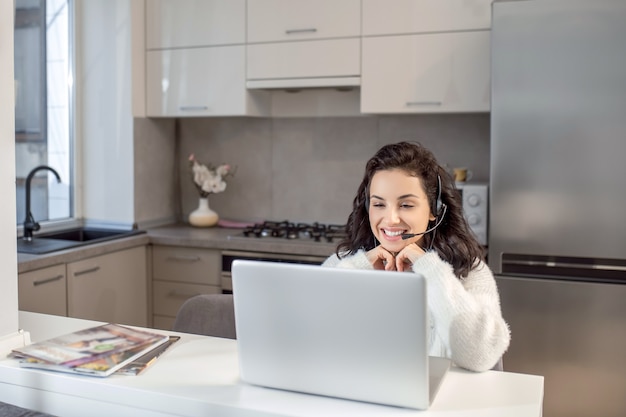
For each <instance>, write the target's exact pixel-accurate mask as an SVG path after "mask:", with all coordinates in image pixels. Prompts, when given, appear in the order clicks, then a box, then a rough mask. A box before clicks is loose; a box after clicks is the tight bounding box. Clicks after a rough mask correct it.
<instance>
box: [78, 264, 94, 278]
mask: <svg viewBox="0 0 626 417" xmlns="http://www.w3.org/2000/svg"><path fill="white" fill-rule="evenodd" d="M98 270H100V267H99V266H94V267H93V268H88V269H83V270H82V271H76V272H74V276H75V277H77V276H79V275H85V274H91V273H92V272H96V271H98Z"/></svg>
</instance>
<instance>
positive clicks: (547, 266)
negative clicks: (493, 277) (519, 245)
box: [502, 253, 626, 284]
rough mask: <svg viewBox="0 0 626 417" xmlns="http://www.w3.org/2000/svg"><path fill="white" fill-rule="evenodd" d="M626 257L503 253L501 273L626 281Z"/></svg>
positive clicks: (599, 280) (614, 281)
mask: <svg viewBox="0 0 626 417" xmlns="http://www.w3.org/2000/svg"><path fill="white" fill-rule="evenodd" d="M624 272H626V260H624V259H604V258H577V257H565V256H545V255H527V254H515V253H503V254H502V275H523V276H526V277H534V278H543V279H560V280H573V281H585V282H601V283H613V284H615V283H617V284H626V274H624Z"/></svg>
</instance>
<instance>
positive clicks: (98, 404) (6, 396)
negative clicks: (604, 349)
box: [0, 312, 543, 417]
mask: <svg viewBox="0 0 626 417" xmlns="http://www.w3.org/2000/svg"><path fill="white" fill-rule="evenodd" d="M96 324H99V323H98V322H93V321H87V320H78V319H70V318H66V317H57V316H49V315H44V314H37V313H27V312H20V326H21V327H22V328H23V329H25V330H27V331H29V332H30V333H31V338H32V340H33V341H39V340H45V339H48V338H51V337H54V336H58V335H61V334H65V333H69V332H72V331H75V330H80V329H84V328H87V327H91V326H93V325H96ZM170 333H171V332H170ZM181 335H182V338H181V340H180V341H178V342H177V343H176V344H175V345H173V347H172V348H170V349H169V350H168V351H167V352H166V354H165V355H163V356H162V357H161V358H159V360H158V361H157V362H156V363H155V364H154V365H153V366H152V367H150V368H149V369H148V370H146V371H145V372H144V373H143V374H141V375H139V376H117V375H114V376H111V377H108V378H94V377H88V376H78V375H69V374H62V373H55V372H47V371H41V370H34V369H27V368H20V367H19V365H18V364H17V361H16V360H13V359H2V360H0V401H3V402H6V403H10V404H14V405H18V406H21V407H25V408H29V409H33V410H37V411H43V412H47V413H50V414H54V415H59V416H63V417H65V416H68V417H73V416H76V417H83V416H86V415H89V416H95V417H97V416H107V417H108V416H111V415H118V416H127V415H132V416H172V415H181V416H209V415H215V416H220V417H221V416H225V417H228V416H277V415H280V416H316V417H317V416H355V417H356V416H359V417H366V416H446V417H461V416H472V417H475V416H493V417H501V416H507V417H516V416H519V417H522V416H523V417H527V416H533V417H534V416H540V415H541V412H542V402H543V377H540V376H533V375H523V374H514V373H508V372H495V371H489V372H484V373H472V372H467V371H464V370H461V369H458V368H452V369H451V371H450V372H449V373H448V375H447V376H446V379H445V380H444V383H443V385H442V386H441V388H440V390H439V393H438V394H437V397H436V398H435V401H434V403H433V405H432V406H431V408H430V409H429V410H427V411H416V410H409V409H401V408H395V407H386V406H380V405H374V404H367V403H361V402H355V401H347V400H340V399H334V398H327V397H320V396H314V395H306V394H299V393H293V392H286V391H280V390H274V389H267V388H262V387H256V386H252V385H248V384H245V383H242V382H241V381H239V370H238V360H237V342H236V341H235V340H229V339H219V338H213V337H206V336H196V335H187V334H181Z"/></svg>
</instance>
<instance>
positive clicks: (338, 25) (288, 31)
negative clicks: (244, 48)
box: [247, 0, 361, 43]
mask: <svg viewBox="0 0 626 417" xmlns="http://www.w3.org/2000/svg"><path fill="white" fill-rule="evenodd" d="M247 8H248V37H247V40H248V43H258V42H284V41H287V42H289V41H295V40H313V39H329V38H343V37H352V36H360V35H361V21H360V20H361V16H360V8H361V6H360V0H341V1H336V0H300V1H293V0H248V4H247Z"/></svg>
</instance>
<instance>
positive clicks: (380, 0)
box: [363, 0, 492, 36]
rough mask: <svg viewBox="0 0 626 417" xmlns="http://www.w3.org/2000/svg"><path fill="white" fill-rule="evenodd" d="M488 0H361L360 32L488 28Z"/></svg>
mask: <svg viewBox="0 0 626 417" xmlns="http://www.w3.org/2000/svg"><path fill="white" fill-rule="evenodd" d="M491 2H492V0H363V36H371V35H394V34H406V33H425V32H447V31H457V30H475V29H489V28H490V27H491Z"/></svg>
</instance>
